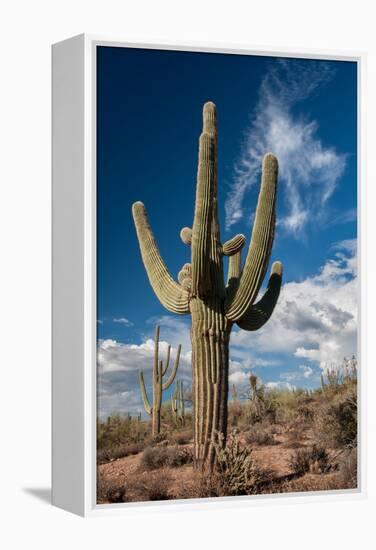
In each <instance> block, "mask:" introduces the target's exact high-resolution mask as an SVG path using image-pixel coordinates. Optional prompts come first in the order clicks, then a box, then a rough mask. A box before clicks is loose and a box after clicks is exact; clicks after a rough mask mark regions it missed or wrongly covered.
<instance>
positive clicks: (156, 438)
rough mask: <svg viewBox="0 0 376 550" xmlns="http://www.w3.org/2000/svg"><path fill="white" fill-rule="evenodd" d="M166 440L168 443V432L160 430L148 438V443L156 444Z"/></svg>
mask: <svg viewBox="0 0 376 550" xmlns="http://www.w3.org/2000/svg"><path fill="white" fill-rule="evenodd" d="M166 441H167V444H168V433H167V432H160V433H159V434H155V435H153V436H152V437H150V438H149V442H150V445H158V444H159V443H164V442H166Z"/></svg>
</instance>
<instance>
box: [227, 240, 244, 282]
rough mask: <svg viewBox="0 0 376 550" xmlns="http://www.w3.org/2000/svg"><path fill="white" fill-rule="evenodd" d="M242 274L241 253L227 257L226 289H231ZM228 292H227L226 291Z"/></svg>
mask: <svg viewBox="0 0 376 550" xmlns="http://www.w3.org/2000/svg"><path fill="white" fill-rule="evenodd" d="M241 272H242V253H241V250H240V251H239V252H237V253H236V254H233V255H232V256H230V257H229V260H228V273H227V289H233V288H235V286H236V285H237V284H238V282H239V278H240V275H241ZM227 292H229V290H228V291H227Z"/></svg>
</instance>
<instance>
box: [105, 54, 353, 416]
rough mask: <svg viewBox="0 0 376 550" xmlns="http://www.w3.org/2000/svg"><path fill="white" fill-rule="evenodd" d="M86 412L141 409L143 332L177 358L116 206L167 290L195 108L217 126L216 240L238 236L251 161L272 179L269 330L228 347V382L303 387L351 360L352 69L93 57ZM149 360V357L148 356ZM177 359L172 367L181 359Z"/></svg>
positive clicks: (192, 150) (185, 333)
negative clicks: (269, 156)
mask: <svg viewBox="0 0 376 550" xmlns="http://www.w3.org/2000/svg"><path fill="white" fill-rule="evenodd" d="M97 62H98V65H97V188H98V191H97V193H98V201H97V202H98V212H97V228H98V254H97V257H98V293H97V294H98V339H99V344H98V345H99V354H98V357H99V366H98V372H99V378H98V383H99V408H100V413H101V414H107V413H109V412H111V411H112V410H134V411H136V410H141V409H140V407H141V405H140V400H139V392H138V387H137V376H136V375H137V373H138V370H139V369H140V368H141V367H144V370H145V374H146V379H148V377H149V375H150V367H151V362H150V354H151V350H152V342H151V341H150V338H151V337H152V335H153V332H154V326H155V323H156V322H157V321H158V322H159V323H160V324H161V339H162V340H168V341H170V342H171V343H172V345H173V347H174V348H176V346H177V344H178V343H180V342H181V343H182V344H183V358H182V369H181V376H182V377H183V378H184V379H185V381H186V383H187V384H189V378H190V373H189V360H190V356H189V353H190V345H189V323H190V319H189V317H177V316H173V315H171V314H169V313H168V312H167V311H166V310H164V308H163V307H162V306H161V305H160V304H159V301H158V300H157V298H156V297H155V296H154V293H153V291H152V289H151V288H150V286H149V283H148V280H147V276H146V273H145V270H144V267H143V265H142V262H141V258H140V253H139V248H138V243H137V240H136V234H135V230H134V226H133V220H132V216H131V205H132V203H133V202H135V201H136V200H141V201H142V202H144V204H145V206H146V208H147V210H148V214H149V217H150V221H151V225H152V227H153V230H154V233H155V236H156V238H157V241H158V244H159V247H160V250H161V252H162V255H163V257H164V259H165V261H166V263H167V265H168V266H169V269H170V271H171V273H172V274H173V275H174V276H176V275H177V273H178V271H179V270H180V268H181V266H182V265H183V264H184V263H185V262H187V261H189V250H188V248H187V247H186V246H185V245H183V243H182V242H181V241H180V238H179V232H180V229H181V228H182V227H184V226H190V225H191V223H192V218H193V206H194V195H195V177H196V170H197V151H198V136H199V134H200V132H201V120H202V115H201V112H202V106H203V103H204V102H205V101H208V100H211V101H214V102H215V103H216V105H217V112H218V178H219V179H218V193H219V205H220V220H221V236H222V240H223V241H224V240H227V239H228V238H230V237H231V236H233V235H234V234H235V233H239V232H242V233H244V234H245V235H246V236H247V239H248V242H249V235H250V231H251V227H252V224H251V222H252V215H253V213H254V209H255V204H256V200H257V193H258V184H259V175H260V174H259V169H260V164H261V162H260V159H261V157H262V155H263V154H264V153H266V152H267V151H272V152H274V153H275V154H277V156H278V159H279V164H280V179H279V191H278V193H279V194H278V204H277V219H278V225H277V231H276V239H275V244H274V247H273V252H272V258H271V259H272V260H277V259H278V260H281V261H282V262H283V264H284V289H283V292H282V294H281V300H280V303H279V304H278V306H277V309H276V311H275V314H274V316H273V319H272V320H271V321H270V323H269V326H268V325H266V326H265V328H264V329H262V330H261V331H259V332H258V333H245V332H244V331H240V330H238V329H235V330H234V331H233V334H232V346H231V353H230V357H231V368H230V372H231V375H230V382H231V383H234V384H236V385H237V386H239V388H240V389H242V388H244V389H245V385H246V383H247V377H248V374H249V371H250V369H252V370H253V371H254V372H256V373H257V374H258V375H259V376H260V378H261V379H262V381H263V382H265V383H268V384H270V385H273V384H274V385H279V386H282V387H283V386H287V387H289V386H292V385H294V386H302V387H314V386H316V385H317V384H318V381H319V374H320V372H321V369H323V368H324V366H325V364H327V363H330V362H338V361H340V358H341V357H343V356H344V355H348V354H350V353H356V284H357V278H356V243H355V239H356V170H357V166H356V139H357V136H356V104H357V97H356V81H357V77H356V64H355V63H350V62H337V61H336V62H326V61H325V62H324V61H314V60H296V59H281V58H279V59H278V58H273V57H261V56H259V57H257V56H240V55H238V56H236V55H228V54H202V53H188V52H173V51H155V50H141V49H125V48H110V47H100V48H98V58H97ZM162 348H163V346H162ZM184 354H185V355H184Z"/></svg>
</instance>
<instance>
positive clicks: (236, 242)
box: [222, 233, 245, 256]
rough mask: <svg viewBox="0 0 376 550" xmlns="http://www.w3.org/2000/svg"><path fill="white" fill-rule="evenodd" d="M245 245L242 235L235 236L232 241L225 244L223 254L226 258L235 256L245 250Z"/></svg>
mask: <svg viewBox="0 0 376 550" xmlns="http://www.w3.org/2000/svg"><path fill="white" fill-rule="evenodd" d="M244 244H245V237H244V235H242V234H241V233H240V234H239V235H235V237H232V239H230V240H229V241H226V242H225V243H224V245H223V247H222V251H223V254H224V255H225V256H233V255H234V254H237V253H238V252H239V251H240V250H241V249H242V248H243V246H244Z"/></svg>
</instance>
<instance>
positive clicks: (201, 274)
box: [191, 102, 216, 296]
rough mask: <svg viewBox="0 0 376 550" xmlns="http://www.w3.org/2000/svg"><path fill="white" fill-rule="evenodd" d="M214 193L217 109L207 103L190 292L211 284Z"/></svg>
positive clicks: (201, 292) (199, 292) (201, 291)
mask: <svg viewBox="0 0 376 550" xmlns="http://www.w3.org/2000/svg"><path fill="white" fill-rule="evenodd" d="M215 193H216V111H215V105H214V104H213V103H211V102H208V103H206V104H205V105H204V110H203V130H202V134H201V136H200V142H199V158H198V173H197V187H196V203H195V212H194V218H193V227H192V244H191V254H192V295H193V296H199V295H204V294H205V293H206V292H207V290H208V288H209V287H210V280H209V279H210V278H209V270H208V265H209V259H210V252H211V247H212V239H211V237H212V235H211V233H212V218H213V202H214V201H213V199H214V197H215Z"/></svg>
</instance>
